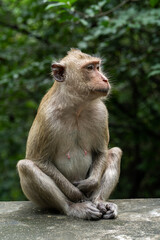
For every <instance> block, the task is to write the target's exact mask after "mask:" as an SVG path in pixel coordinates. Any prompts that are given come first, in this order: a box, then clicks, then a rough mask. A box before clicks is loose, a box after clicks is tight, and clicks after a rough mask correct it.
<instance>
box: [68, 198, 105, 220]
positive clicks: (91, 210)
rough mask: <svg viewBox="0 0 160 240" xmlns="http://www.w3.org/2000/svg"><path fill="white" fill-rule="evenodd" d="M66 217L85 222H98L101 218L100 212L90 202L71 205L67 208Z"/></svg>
mask: <svg viewBox="0 0 160 240" xmlns="http://www.w3.org/2000/svg"><path fill="white" fill-rule="evenodd" d="M67 215H68V216H72V217H78V218H82V219H87V220H99V219H100V218H102V212H101V211H100V210H99V209H98V208H97V207H96V205H95V204H94V203H92V202H89V201H86V202H81V203H72V204H71V205H70V206H69V209H68V212H67Z"/></svg>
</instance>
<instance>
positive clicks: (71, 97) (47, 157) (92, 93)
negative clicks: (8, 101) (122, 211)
mask: <svg viewBox="0 0 160 240" xmlns="http://www.w3.org/2000/svg"><path fill="white" fill-rule="evenodd" d="M52 75H53V77H54V79H55V80H56V81H55V82H54V84H53V86H52V87H51V89H50V90H49V91H48V92H47V94H46V95H45V96H44V97H43V99H42V101H41V103H40V106H39V109H38V113H37V115H36V118H35V120H34V122H33V125H32V127H31V129H30V132H29V136H28V140H27V149H26V157H25V159H24V160H20V161H19V162H18V164H17V167H18V172H19V176H20V182H21V186H22V190H23V192H24V194H25V195H26V196H27V198H28V199H30V200H31V201H33V202H34V203H36V204H38V205H39V206H41V207H44V208H53V209H57V210H58V211H60V212H63V213H64V214H66V215H68V216H73V217H78V218H82V219H101V218H103V219H110V218H116V217H117V205H116V204H114V203H111V202H106V200H107V199H108V198H109V196H110V194H111V192H112V191H113V189H114V187H115V186H116V184H117V182H118V179H119V174H120V160H121V155H122V151H121V149H120V148H118V147H114V148H111V149H110V150H108V142H109V131H108V112H107V109H106V107H105V105H104V103H103V101H102V99H103V98H105V97H107V95H108V94H109V91H110V84H109V82H108V79H107V77H105V76H104V75H103V73H102V71H101V59H99V58H97V57H92V56H90V55H87V54H84V53H82V52H81V51H80V50H77V49H71V50H70V51H69V52H68V55H67V56H66V57H64V58H63V59H62V60H61V61H60V62H56V63H53V64H52Z"/></svg>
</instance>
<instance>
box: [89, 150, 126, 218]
mask: <svg viewBox="0 0 160 240" xmlns="http://www.w3.org/2000/svg"><path fill="white" fill-rule="evenodd" d="M121 156H122V151H121V149H120V148H118V147H114V148H111V149H110V150H109V153H108V165H107V168H106V170H105V172H104V174H103V177H102V180H101V183H100V186H99V187H98V189H96V191H95V192H94V193H93V194H92V196H91V198H92V200H93V202H94V203H96V205H97V208H98V209H99V210H100V211H101V212H102V214H103V217H102V218H104V219H109V218H116V217H117V215H118V208H117V205H116V204H114V203H110V202H106V200H107V199H108V198H109V196H110V194H111V193H112V191H113V190H114V188H115V186H116V184H117V183H118V179H119V175H120V162H121Z"/></svg>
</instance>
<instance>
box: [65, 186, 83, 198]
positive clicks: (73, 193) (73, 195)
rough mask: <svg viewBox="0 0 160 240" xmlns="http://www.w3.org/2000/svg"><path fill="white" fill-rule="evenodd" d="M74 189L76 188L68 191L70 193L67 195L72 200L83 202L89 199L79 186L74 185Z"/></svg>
mask: <svg viewBox="0 0 160 240" xmlns="http://www.w3.org/2000/svg"><path fill="white" fill-rule="evenodd" d="M73 187H74V186H73ZM73 189H74V190H73V191H71V192H68V195H67V197H68V198H69V199H70V200H71V201H72V202H83V201H85V200H86V199H87V198H86V196H85V195H84V194H83V193H82V192H81V191H80V190H79V189H78V188H77V187H74V188H73Z"/></svg>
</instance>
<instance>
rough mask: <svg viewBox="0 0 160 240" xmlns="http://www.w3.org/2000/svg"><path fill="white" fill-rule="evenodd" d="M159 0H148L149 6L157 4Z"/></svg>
mask: <svg viewBox="0 0 160 240" xmlns="http://www.w3.org/2000/svg"><path fill="white" fill-rule="evenodd" d="M159 2H160V0H150V5H151V7H155V6H156V5H157V3H159Z"/></svg>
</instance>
